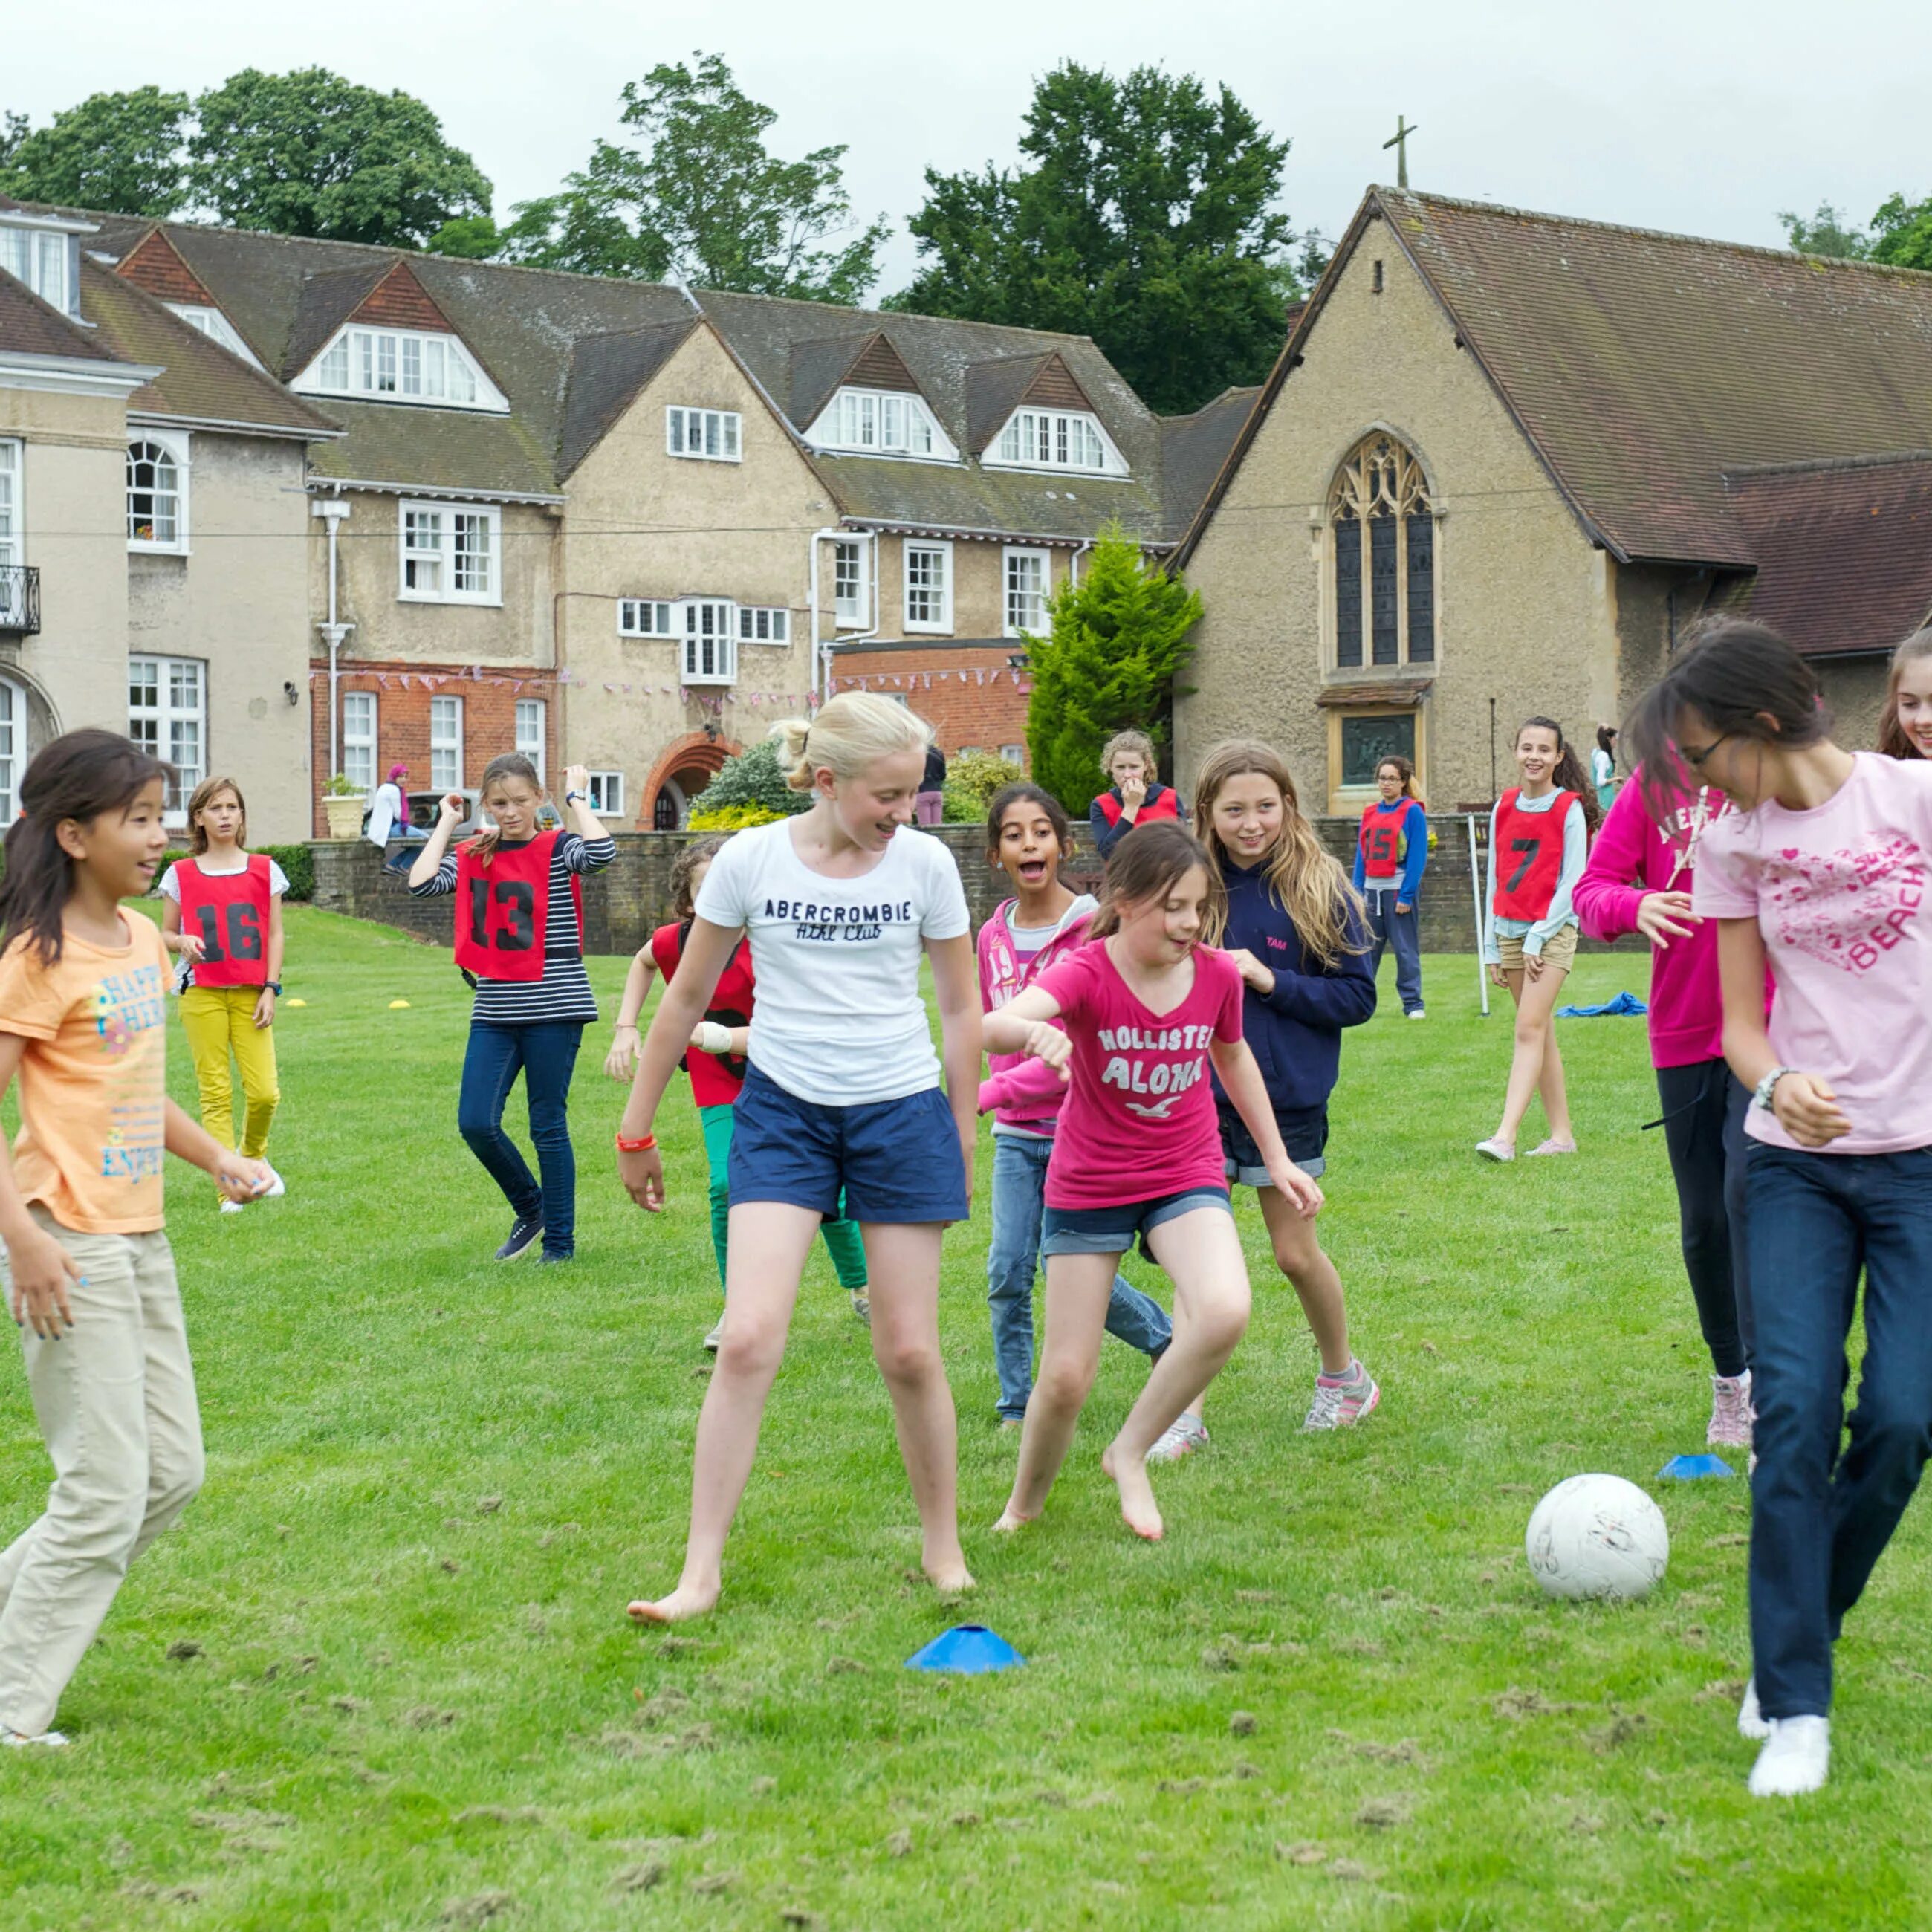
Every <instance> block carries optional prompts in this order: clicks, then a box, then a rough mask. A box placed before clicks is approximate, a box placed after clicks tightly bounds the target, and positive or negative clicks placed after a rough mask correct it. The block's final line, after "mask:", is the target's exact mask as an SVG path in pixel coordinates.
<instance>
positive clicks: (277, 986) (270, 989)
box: [262, 980, 282, 1000]
mask: <svg viewBox="0 0 1932 1932" xmlns="http://www.w3.org/2000/svg"><path fill="white" fill-rule="evenodd" d="M262 990H263V992H266V993H272V994H274V995H275V998H277V999H278V1000H279V999H280V998H281V997H282V983H281V980H263V982H262Z"/></svg>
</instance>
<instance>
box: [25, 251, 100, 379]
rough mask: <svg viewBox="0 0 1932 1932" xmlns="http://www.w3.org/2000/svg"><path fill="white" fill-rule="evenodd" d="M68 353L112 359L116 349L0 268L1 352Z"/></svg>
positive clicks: (87, 358)
mask: <svg viewBox="0 0 1932 1932" xmlns="http://www.w3.org/2000/svg"><path fill="white" fill-rule="evenodd" d="M9 353H10V354H12V355H15V356H71V357H79V358H81V359H84V360H86V361H87V362H113V361H114V360H115V355H114V352H113V350H111V349H110V348H109V347H107V345H106V344H104V342H103V341H101V338H100V335H99V334H98V332H96V331H95V330H93V329H83V328H82V327H81V326H80V324H79V323H77V322H75V321H74V319H73V317H71V316H68V315H65V314H62V312H61V311H60V310H58V309H57V308H55V307H54V306H53V305H52V303H51V302H43V301H41V299H40V297H39V296H37V295H35V294H34V292H33V290H31V289H30V288H28V287H27V285H26V283H24V282H17V281H15V280H14V279H13V277H12V276H11V275H8V274H7V272H6V271H5V269H0V354H9Z"/></svg>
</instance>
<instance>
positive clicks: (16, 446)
mask: <svg viewBox="0 0 1932 1932" xmlns="http://www.w3.org/2000/svg"><path fill="white" fill-rule="evenodd" d="M26 469H27V446H26V443H23V442H22V441H21V440H20V438H19V437H10V436H0V570H5V569H10V568H13V566H14V565H22V564H25V563H26V560H27V533H26V527H25V523H26ZM12 594H13V593H12V592H10V590H9V589H8V587H7V582H6V580H5V578H0V628H4V627H5V620H6V619H8V618H10V617H11V616H13V614H14V613H13V607H12V605H11V604H10V602H9V601H8V600H9V598H10V596H11V595H12Z"/></svg>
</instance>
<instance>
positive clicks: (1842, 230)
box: [1778, 201, 1871, 261]
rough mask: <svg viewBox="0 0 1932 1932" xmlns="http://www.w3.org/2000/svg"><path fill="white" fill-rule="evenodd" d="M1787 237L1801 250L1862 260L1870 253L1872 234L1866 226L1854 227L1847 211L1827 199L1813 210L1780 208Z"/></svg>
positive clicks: (1779, 212) (1835, 257)
mask: <svg viewBox="0 0 1932 1932" xmlns="http://www.w3.org/2000/svg"><path fill="white" fill-rule="evenodd" d="M1778 223H1779V225H1780V226H1781V227H1782V228H1783V229H1784V239H1785V240H1786V241H1787V242H1788V243H1789V244H1790V246H1791V247H1792V248H1793V249H1794V250H1795V251H1796V252H1797V253H1798V254H1801V255H1829V256H1831V257H1833V258H1834V259H1835V260H1853V261H1861V260H1864V257H1866V256H1867V255H1869V254H1870V253H1871V239H1870V236H1867V234H1866V233H1865V232H1864V229H1861V228H1855V227H1853V226H1851V224H1850V223H1849V222H1848V221H1847V220H1846V218H1845V211H1844V210H1843V208H1835V207H1834V206H1833V205H1832V203H1831V202H1829V201H1821V202H1819V204H1818V207H1817V212H1816V213H1815V214H1793V212H1792V211H1791V210H1790V208H1780V209H1779V210H1778Z"/></svg>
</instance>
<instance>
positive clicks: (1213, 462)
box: [1160, 384, 1261, 537]
mask: <svg viewBox="0 0 1932 1932" xmlns="http://www.w3.org/2000/svg"><path fill="white" fill-rule="evenodd" d="M1260 394H1261V388H1260V386H1259V384H1253V385H1250V386H1249V387H1248V388H1247V389H1223V391H1222V392H1221V393H1220V395H1218V396H1217V397H1216V398H1214V401H1212V402H1211V403H1207V404H1203V405H1202V407H1201V408H1199V409H1198V410H1196V411H1195V412H1194V413H1193V415H1192V416H1163V418H1162V419H1161V424H1160V434H1161V476H1162V480H1163V482H1164V484H1165V485H1166V495H1167V500H1168V509H1169V515H1170V517H1172V519H1173V522H1172V525H1171V526H1170V534H1171V535H1174V536H1176V537H1178V536H1179V535H1181V533H1182V532H1184V530H1185V529H1187V523H1188V520H1189V519H1190V517H1192V516H1193V514H1194V512H1195V511H1196V509H1198V508H1199V507H1200V505H1201V502H1202V499H1203V498H1204V497H1205V496H1206V495H1207V493H1208V490H1209V489H1210V488H1211V487H1213V484H1214V478H1216V477H1217V475H1219V474H1220V469H1221V465H1222V464H1223V463H1224V462H1226V460H1227V456H1228V452H1229V450H1231V449H1233V448H1234V446H1235V438H1236V437H1238V436H1239V435H1240V434H1241V431H1242V429H1243V428H1244V425H1246V424H1247V420H1248V418H1249V416H1250V414H1251V413H1252V412H1253V409H1254V407H1255V398H1256V397H1257V396H1259V395H1260Z"/></svg>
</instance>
